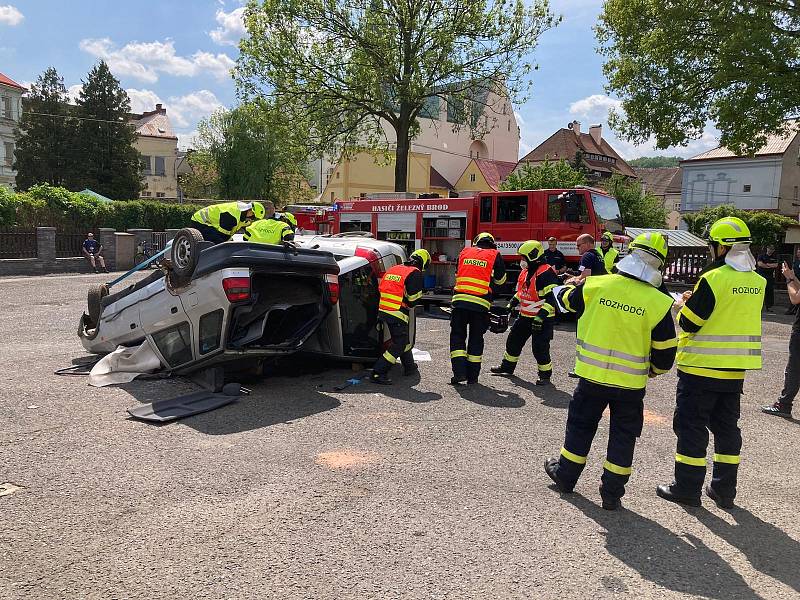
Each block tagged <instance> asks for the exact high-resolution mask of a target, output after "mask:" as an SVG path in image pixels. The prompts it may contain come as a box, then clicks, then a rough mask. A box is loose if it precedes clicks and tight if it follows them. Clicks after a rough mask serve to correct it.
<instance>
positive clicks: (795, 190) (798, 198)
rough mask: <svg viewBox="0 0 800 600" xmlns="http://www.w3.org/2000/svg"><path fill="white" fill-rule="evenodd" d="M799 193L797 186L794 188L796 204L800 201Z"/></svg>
mask: <svg viewBox="0 0 800 600" xmlns="http://www.w3.org/2000/svg"><path fill="white" fill-rule="evenodd" d="M798 191H799V190H798V187H797V186H794V201H795V202H797V201H798V200H800V197H798Z"/></svg>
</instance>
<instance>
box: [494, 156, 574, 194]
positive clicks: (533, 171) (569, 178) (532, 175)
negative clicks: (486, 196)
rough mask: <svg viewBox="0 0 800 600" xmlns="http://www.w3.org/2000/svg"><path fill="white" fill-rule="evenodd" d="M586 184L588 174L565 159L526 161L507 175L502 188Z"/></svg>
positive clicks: (541, 187) (535, 188) (543, 187)
mask: <svg viewBox="0 0 800 600" xmlns="http://www.w3.org/2000/svg"><path fill="white" fill-rule="evenodd" d="M579 185H586V175H584V173H582V172H581V171H579V170H578V169H576V168H574V167H573V166H572V165H570V164H569V163H568V162H567V161H565V160H563V159H562V160H559V161H556V162H551V161H549V160H545V161H544V162H541V163H539V164H538V165H536V166H533V165H531V164H530V163H525V164H524V165H522V166H521V167H520V168H519V169H518V170H516V171H514V172H513V173H511V175H509V176H508V177H506V180H505V181H504V182H503V184H502V185H501V186H500V189H501V190H548V189H560V188H574V187H577V186H579Z"/></svg>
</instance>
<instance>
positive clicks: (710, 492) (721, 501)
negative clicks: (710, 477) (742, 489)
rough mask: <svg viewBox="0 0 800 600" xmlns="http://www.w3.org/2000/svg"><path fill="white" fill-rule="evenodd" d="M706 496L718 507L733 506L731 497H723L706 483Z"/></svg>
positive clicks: (727, 507)
mask: <svg viewBox="0 0 800 600" xmlns="http://www.w3.org/2000/svg"><path fill="white" fill-rule="evenodd" d="M706 496H708V497H709V498H711V499H712V500H713V501H714V503H715V504H716V505H717V506H719V507H720V508H724V509H726V510H727V509H731V508H734V506H735V505H734V504H733V498H725V497H724V496H721V495H720V494H718V493H717V491H716V490H715V489H714V488H713V487H711V486H710V485H706Z"/></svg>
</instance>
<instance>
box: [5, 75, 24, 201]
mask: <svg viewBox="0 0 800 600" xmlns="http://www.w3.org/2000/svg"><path fill="white" fill-rule="evenodd" d="M26 91H27V90H26V89H25V88H24V87H22V86H21V85H20V84H18V83H17V82H16V81H14V80H13V79H11V78H9V77H7V76H6V75H3V74H2V73H0V186H4V187H8V188H13V187H14V181H15V179H16V176H17V173H16V171H14V169H13V168H12V165H13V164H14V147H15V139H16V136H15V134H14V130H15V129H16V128H17V126H18V124H19V119H20V115H21V113H22V95H23V94H24V93H25V92H26Z"/></svg>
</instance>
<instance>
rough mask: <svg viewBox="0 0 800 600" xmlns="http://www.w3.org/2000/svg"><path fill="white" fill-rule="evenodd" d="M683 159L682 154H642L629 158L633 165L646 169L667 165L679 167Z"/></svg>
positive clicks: (660, 167) (629, 162) (630, 163)
mask: <svg viewBox="0 0 800 600" xmlns="http://www.w3.org/2000/svg"><path fill="white" fill-rule="evenodd" d="M682 160H683V158H682V157H680V156H640V157H639V158H634V159H633V160H629V161H628V164H629V165H630V166H632V167H640V168H645V169H662V168H665V167H677V166H679V165H680V162H681V161H682Z"/></svg>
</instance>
